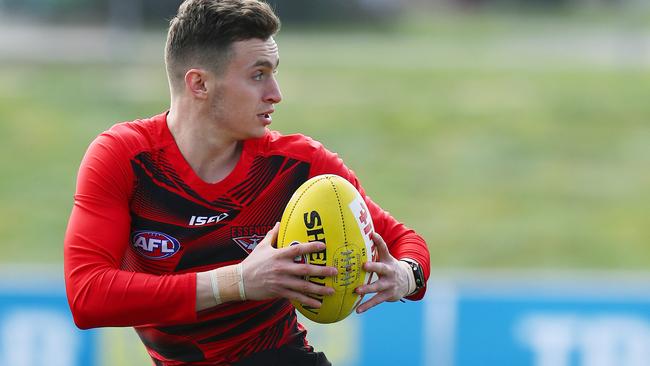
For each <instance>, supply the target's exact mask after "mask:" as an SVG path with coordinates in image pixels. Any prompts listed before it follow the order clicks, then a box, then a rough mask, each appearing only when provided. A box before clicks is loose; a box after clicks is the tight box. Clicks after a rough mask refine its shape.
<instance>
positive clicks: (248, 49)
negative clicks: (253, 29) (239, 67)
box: [232, 37, 280, 68]
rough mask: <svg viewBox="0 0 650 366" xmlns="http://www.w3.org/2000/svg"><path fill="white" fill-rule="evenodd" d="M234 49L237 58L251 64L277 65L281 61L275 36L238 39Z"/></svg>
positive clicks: (273, 66)
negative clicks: (263, 38) (262, 38)
mask: <svg viewBox="0 0 650 366" xmlns="http://www.w3.org/2000/svg"><path fill="white" fill-rule="evenodd" d="M232 50H233V51H234V54H235V58H236V59H240V60H241V61H244V62H245V63H246V64H247V65H249V66H269V67H272V68H275V67H277V65H278V63H279V62H280V56H279V53H278V51H279V49H278V45H277V43H275V40H274V39H273V37H269V38H268V39H267V40H261V39H257V38H253V39H247V40H244V41H237V42H234V43H233V46H232Z"/></svg>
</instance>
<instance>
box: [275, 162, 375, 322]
mask: <svg viewBox="0 0 650 366" xmlns="http://www.w3.org/2000/svg"><path fill="white" fill-rule="evenodd" d="M373 232H374V226H373V223H372V218H371V217H370V212H369V211H368V207H367V206H366V203H365V202H364V201H363V198H361V195H360V194H359V192H358V191H357V189H356V188H355V187H354V186H353V185H352V184H351V183H350V182H348V181H347V180H345V179H343V178H341V177H339V176H338V175H333V174H326V175H319V176H316V177H313V178H311V179H309V180H308V181H306V182H305V183H303V184H302V185H301V186H300V187H299V188H298V189H297V190H296V192H295V193H294V194H293V196H292V197H291V199H290V200H289V203H288V204H287V207H286V208H285V210H284V213H283V214H282V220H281V221H280V231H279V233H278V241H277V247H278V248H284V247H288V246H291V245H297V244H300V243H306V242H313V241H320V242H323V243H325V245H326V248H325V250H323V251H321V252H315V253H310V254H307V255H304V256H302V257H298V258H296V259H295V261H296V262H302V263H309V264H313V265H317V266H332V267H336V268H337V269H338V274H337V275H336V276H333V277H313V276H312V277H306V279H307V280H308V281H310V282H312V283H315V284H318V285H322V286H329V287H332V288H333V289H334V291H335V292H334V294H333V295H330V296H319V295H314V294H312V295H311V296H312V297H313V298H315V299H318V300H319V301H321V303H322V306H321V307H320V308H313V307H310V306H307V305H304V304H301V303H299V302H297V301H292V303H293V305H294V306H295V307H296V309H298V311H300V312H301V313H302V314H303V315H304V316H306V317H307V318H309V319H311V320H312V321H315V322H317V323H334V322H337V321H339V320H342V319H344V318H345V317H347V316H348V315H349V314H350V313H351V312H352V310H354V309H355V308H356V307H357V305H359V303H360V302H361V300H362V297H361V296H359V295H357V294H356V293H355V292H354V290H355V289H356V288H357V287H359V286H361V285H363V284H366V283H370V282H372V281H374V278H373V276H374V274H371V273H367V272H366V271H364V270H363V269H362V265H363V263H365V262H366V261H372V260H376V258H377V254H376V250H375V246H374V244H373V242H372V233H373Z"/></svg>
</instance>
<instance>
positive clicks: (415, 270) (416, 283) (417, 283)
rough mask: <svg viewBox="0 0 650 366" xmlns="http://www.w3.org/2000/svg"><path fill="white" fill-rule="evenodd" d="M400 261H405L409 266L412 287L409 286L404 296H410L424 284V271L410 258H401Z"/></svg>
mask: <svg viewBox="0 0 650 366" xmlns="http://www.w3.org/2000/svg"><path fill="white" fill-rule="evenodd" d="M400 261H402V262H403V263H406V265H408V267H409V272H410V277H409V278H410V279H412V280H413V287H409V290H410V291H409V293H408V294H407V295H406V296H410V295H413V294H415V293H416V292H418V291H419V290H420V289H422V288H423V287H424V286H425V278H424V271H423V269H422V266H421V265H420V263H418V262H417V261H416V260H414V259H411V258H401V259H400Z"/></svg>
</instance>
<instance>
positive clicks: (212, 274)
mask: <svg viewBox="0 0 650 366" xmlns="http://www.w3.org/2000/svg"><path fill="white" fill-rule="evenodd" d="M217 282H218V280H217V270H213V271H210V285H211V286H212V296H214V301H215V302H216V303H217V305H219V304H221V302H222V301H221V295H220V294H219V286H218V284H217Z"/></svg>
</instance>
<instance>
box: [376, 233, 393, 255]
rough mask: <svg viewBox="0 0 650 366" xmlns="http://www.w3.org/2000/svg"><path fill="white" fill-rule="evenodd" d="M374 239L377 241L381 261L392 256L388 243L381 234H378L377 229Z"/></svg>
mask: <svg viewBox="0 0 650 366" xmlns="http://www.w3.org/2000/svg"><path fill="white" fill-rule="evenodd" d="M372 241H373V243H375V247H376V248H377V254H378V255H379V260H380V261H382V260H386V258H389V257H390V253H389V252H388V245H386V242H385V241H384V238H382V237H381V235H379V234H377V232H376V231H375V232H374V233H373V234H372Z"/></svg>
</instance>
